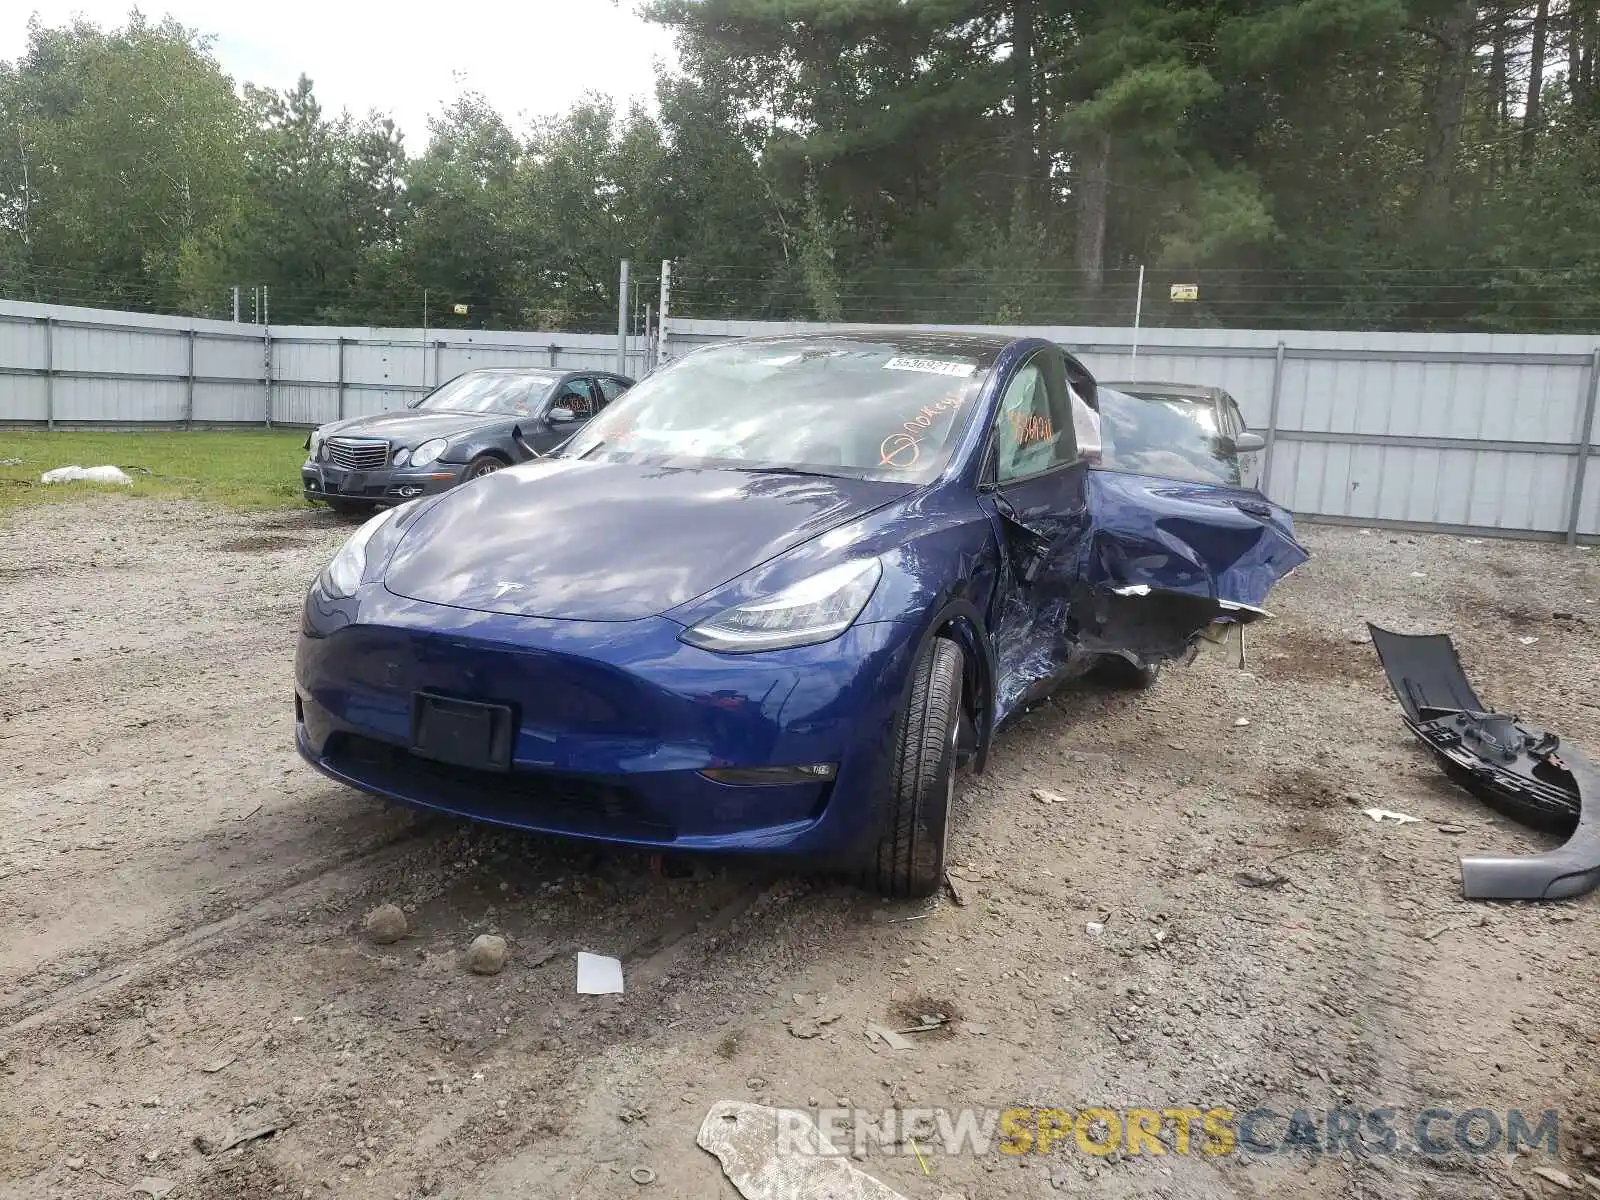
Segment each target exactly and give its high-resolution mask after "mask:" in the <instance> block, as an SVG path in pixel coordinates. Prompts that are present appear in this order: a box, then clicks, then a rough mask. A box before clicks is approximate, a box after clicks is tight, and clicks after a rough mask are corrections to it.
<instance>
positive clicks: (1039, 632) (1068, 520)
mask: <svg viewBox="0 0 1600 1200" xmlns="http://www.w3.org/2000/svg"><path fill="white" fill-rule="evenodd" d="M1067 386H1068V385H1067V374H1066V360H1065V357H1064V356H1063V355H1062V353H1061V352H1060V351H1059V350H1057V349H1055V348H1054V347H1043V348H1041V349H1039V350H1036V351H1035V352H1034V353H1033V354H1032V355H1030V356H1029V357H1028V358H1027V359H1025V360H1024V361H1023V362H1022V363H1021V364H1020V365H1019V366H1018V367H1017V368H1016V370H1015V371H1014V373H1013V374H1012V376H1011V378H1010V380H1008V381H1007V383H1006V385H1005V388H1004V390H1003V391H1002V393H1001V397H1000V403H999V405H998V407H997V409H996V411H995V418H994V424H993V426H992V427H991V429H990V434H989V443H988V449H987V451H986V456H985V460H984V465H983V475H982V476H981V477H980V478H981V479H982V481H983V482H982V484H981V486H980V503H981V504H982V505H983V508H984V511H985V512H987V513H988V514H989V519H990V520H991V521H992V522H993V523H994V526H995V531H996V534H997V535H998V537H999V541H1000V547H1001V562H1000V570H999V575H998V580H997V583H996V586H995V594H994V600H993V602H992V607H991V611H990V613H989V630H990V637H991V641H992V643H993V645H994V651H995V663H996V666H997V667H998V669H999V679H998V683H997V686H996V689H995V716H996V719H997V720H999V719H1003V718H1004V717H1005V715H1006V714H1007V713H1008V712H1010V711H1011V710H1012V709H1014V708H1015V707H1016V706H1017V704H1019V703H1021V702H1024V701H1026V700H1027V699H1029V698H1030V697H1031V696H1032V695H1033V694H1035V693H1037V692H1038V691H1041V690H1046V689H1048V687H1049V686H1051V685H1053V684H1054V683H1056V682H1059V681H1060V680H1061V679H1063V678H1068V677H1070V676H1071V675H1073V674H1076V673H1081V671H1082V670H1087V669H1088V665H1089V664H1087V662H1086V660H1084V659H1083V656H1082V654H1081V653H1080V652H1079V651H1078V649H1077V646H1076V642H1075V639H1074V637H1073V636H1072V634H1073V623H1072V618H1071V614H1070V607H1071V601H1072V585H1073V583H1074V581H1075V579H1076V577H1077V573H1078V567H1077V564H1078V559H1079V556H1080V554H1081V551H1082V547H1083V543H1084V538H1085V535H1086V534H1087V532H1088V529H1089V515H1088V505H1087V497H1086V487H1085V485H1086V481H1087V478H1088V474H1089V472H1088V466H1087V464H1086V463H1085V462H1084V461H1083V459H1082V456H1080V455H1079V453H1078V447H1077V439H1076V436H1075V433H1074V426H1073V417H1072V411H1071V408H1070V405H1069V401H1068V391H1067Z"/></svg>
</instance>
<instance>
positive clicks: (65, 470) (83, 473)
mask: <svg viewBox="0 0 1600 1200" xmlns="http://www.w3.org/2000/svg"><path fill="white" fill-rule="evenodd" d="M39 482H40V483H79V482H82V483H120V484H123V485H125V486H127V487H132V486H133V480H131V479H129V478H128V476H127V475H126V474H124V473H123V470H122V468H121V467H113V466H104V467H80V466H78V465H77V464H76V463H74V464H73V465H72V466H70V467H57V468H56V469H55V470H53V471H46V472H45V473H44V474H43V475H41V476H39Z"/></svg>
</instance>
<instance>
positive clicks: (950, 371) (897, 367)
mask: <svg viewBox="0 0 1600 1200" xmlns="http://www.w3.org/2000/svg"><path fill="white" fill-rule="evenodd" d="M883 369H884V370H885V371H921V372H922V373H923V374H924V375H949V376H952V377H954V378H956V379H966V378H967V377H968V376H969V375H971V374H972V373H973V372H974V371H976V370H977V369H978V364H977V363H968V362H951V361H950V360H949V359H944V358H900V357H895V358H891V359H890V360H889V361H888V362H886V363H884V364H883Z"/></svg>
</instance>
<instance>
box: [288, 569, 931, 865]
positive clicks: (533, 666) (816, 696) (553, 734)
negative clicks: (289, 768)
mask: <svg viewBox="0 0 1600 1200" xmlns="http://www.w3.org/2000/svg"><path fill="white" fill-rule="evenodd" d="M317 603H318V602H317V599H316V598H315V597H314V598H313V600H312V601H311V603H310V604H308V620H309V621H311V622H313V623H315V622H316V621H318V620H320V619H321V617H319V616H318V614H317ZM347 603H350V602H347ZM353 603H354V605H355V607H356V609H357V612H356V613H355V614H354V615H355V617H356V619H355V620H354V621H353V622H351V623H348V624H343V625H342V626H340V627H338V628H334V629H332V631H331V632H329V633H327V634H325V635H321V636H318V635H316V632H315V631H314V632H313V633H312V634H306V633H302V635H301V637H300V642H299V648H298V650H297V653H296V657H295V680H296V683H295V693H296V695H295V709H296V742H297V745H298V748H299V751H300V753H301V754H302V755H303V756H304V757H305V758H306V759H307V761H309V762H310V763H311V764H312V765H313V766H315V767H316V768H317V769H318V770H320V771H322V772H323V773H324V774H326V775H329V776H331V777H332V778H334V779H337V780H340V781H341V782H344V783H347V784H350V785H352V786H354V787H358V788H361V789H362V790H364V791H368V792H371V793H373V794H376V795H379V796H383V797H386V798H388V799H390V800H395V801H400V802H403V803H407V804H412V805H418V806H421V807H425V808H431V809H438V810H442V811H445V812H450V813H455V814H458V815H461V816H465V817H470V818H473V819H476V820H481V821H487V822H492V823H494V824H498V825H505V826H510V827H514V828H518V829H525V830H532V831H538V832H544V833H555V834H563V835H568V836H574V837H581V838H587V839H591V840H596V841H603V842H611V843H621V844H627V845H634V846H641V847H651V848H657V849H672V850H695V851H729V852H770V853H784V854H790V855H801V856H805V857H807V858H810V859H818V860H826V861H835V862H852V863H853V862H856V861H859V859H860V857H861V856H862V854H863V853H865V851H866V850H867V849H868V848H869V847H870V846H871V845H873V844H875V842H876V841H877V838H878V834H879V831H880V805H879V803H878V796H879V795H880V792H881V781H882V780H883V778H884V771H885V769H886V764H887V761H888V754H889V747H890V745H891V740H892V737H893V730H894V721H895V718H896V716H897V714H898V712H899V709H900V705H901V703H902V697H903V684H904V681H905V679H906V677H907V673H908V670H909V666H910V657H911V654H912V651H913V647H914V643H915V630H914V629H913V628H911V627H910V626H906V625H899V624H889V623H875V624H866V625H858V626H855V627H853V628H851V629H850V630H848V631H846V632H845V634H844V635H842V636H841V637H840V638H837V639H835V640H834V641H832V642H828V643H826V644H824V645H821V646H809V647H802V648H800V649H796V650H787V651H779V652H773V653H767V654H752V655H721V654H714V653H711V652H709V651H705V650H700V649H696V648H695V647H692V646H688V645H685V644H684V643H682V642H679V641H678V638H677V635H678V633H679V632H681V626H679V625H676V624H674V623H673V622H671V621H668V620H666V619H665V618H662V617H654V618H648V619H646V620H642V621H628V622H613V623H598V622H578V621H554V620H544V619H539V618H526V617H511V616H504V615H498V614H491V613H481V612H472V611H468V610H463V609H456V608H450V607H448V606H444V605H434V604H426V603H423V602H420V601H414V600H407V599H403V598H401V597H398V596H395V595H393V594H392V593H390V592H387V591H386V590H385V589H384V588H383V587H382V585H379V584H373V585H367V586H365V587H364V588H363V589H362V594H361V595H360V596H358V597H357V598H356V600H355V601H354V602H353ZM323 615H324V616H325V615H326V614H323ZM329 624H338V620H337V618H335V619H334V620H333V621H330V622H329ZM419 691H426V692H429V693H432V694H436V695H445V696H450V697H454V698H457V699H465V700H479V701H484V702H489V703H496V704H505V705H508V706H510V708H511V710H512V713H513V728H514V731H515V732H514V734H513V742H512V754H511V758H512V762H511V769H510V771H508V772H492V771H474V770H470V769H466V768H460V767H454V766H449V765H446V764H442V763H437V762H434V761H432V760H429V759H424V758H420V757H418V756H416V755H414V754H412V753H411V751H410V736H411V721H412V706H413V698H414V697H415V695H416V694H417V693H418V692H419ZM815 763H828V764H834V765H835V766H836V768H837V769H836V773H835V775H834V778H833V779H832V781H831V782H800V783H782V784H762V785H731V784H727V783H722V782H718V781H715V780H712V779H709V778H707V777H706V776H704V775H702V774H701V773H700V772H701V771H702V770H704V769H711V768H719V767H720V768H730V767H794V766H800V765H804V764H815Z"/></svg>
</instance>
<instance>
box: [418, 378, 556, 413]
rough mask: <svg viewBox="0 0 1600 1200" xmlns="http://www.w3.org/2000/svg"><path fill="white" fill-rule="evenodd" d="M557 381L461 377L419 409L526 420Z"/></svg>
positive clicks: (426, 399) (424, 400) (431, 395)
mask: <svg viewBox="0 0 1600 1200" xmlns="http://www.w3.org/2000/svg"><path fill="white" fill-rule="evenodd" d="M556 379H557V376H554V375H500V374H494V375H460V376H457V377H456V378H455V379H452V380H451V381H450V382H449V383H446V384H444V385H443V386H441V387H438V388H435V389H434V390H433V391H432V392H430V393H428V395H426V396H424V397H423V398H422V399H421V400H420V401H419V402H418V403H417V407H418V408H420V409H425V410H427V411H429V412H467V413H508V414H510V415H512V416H518V417H521V416H527V415H528V414H529V413H531V412H532V411H533V410H534V408H535V407H536V406H537V405H538V403H539V401H541V400H543V399H544V397H545V394H546V393H547V392H548V391H549V390H550V385H551V384H552V383H554V382H555V380H556Z"/></svg>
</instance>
